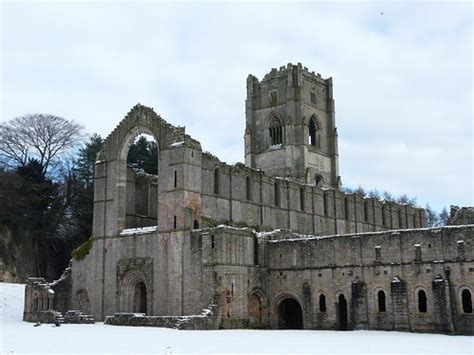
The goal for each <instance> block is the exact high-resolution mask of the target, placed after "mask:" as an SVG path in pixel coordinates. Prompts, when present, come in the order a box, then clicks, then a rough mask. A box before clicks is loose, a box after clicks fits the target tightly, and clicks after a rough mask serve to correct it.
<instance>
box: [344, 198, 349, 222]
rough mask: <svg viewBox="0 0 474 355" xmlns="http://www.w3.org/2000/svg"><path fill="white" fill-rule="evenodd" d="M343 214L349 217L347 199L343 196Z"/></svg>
mask: <svg viewBox="0 0 474 355" xmlns="http://www.w3.org/2000/svg"><path fill="white" fill-rule="evenodd" d="M344 214H345V218H346V219H349V199H348V198H347V197H346V198H344Z"/></svg>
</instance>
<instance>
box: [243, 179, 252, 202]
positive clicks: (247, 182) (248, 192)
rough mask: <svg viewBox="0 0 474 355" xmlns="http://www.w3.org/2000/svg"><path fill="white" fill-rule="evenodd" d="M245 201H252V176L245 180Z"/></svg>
mask: <svg viewBox="0 0 474 355" xmlns="http://www.w3.org/2000/svg"><path fill="white" fill-rule="evenodd" d="M245 199H246V200H247V201H251V200H252V179H250V176H247V177H246V178H245Z"/></svg>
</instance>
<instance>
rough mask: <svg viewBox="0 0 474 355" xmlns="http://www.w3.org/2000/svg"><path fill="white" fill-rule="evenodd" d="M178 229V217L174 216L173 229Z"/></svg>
mask: <svg viewBox="0 0 474 355" xmlns="http://www.w3.org/2000/svg"><path fill="white" fill-rule="evenodd" d="M176 227H177V219H176V216H174V218H173V228H174V229H176Z"/></svg>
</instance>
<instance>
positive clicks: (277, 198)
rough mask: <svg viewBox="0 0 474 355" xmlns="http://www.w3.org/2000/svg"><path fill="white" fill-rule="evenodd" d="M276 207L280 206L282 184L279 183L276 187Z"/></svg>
mask: <svg viewBox="0 0 474 355" xmlns="http://www.w3.org/2000/svg"><path fill="white" fill-rule="evenodd" d="M274 190H275V191H274V196H275V206H278V207H279V206H280V184H279V183H278V182H276V183H275V185H274Z"/></svg>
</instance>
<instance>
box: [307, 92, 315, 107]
mask: <svg viewBox="0 0 474 355" xmlns="http://www.w3.org/2000/svg"><path fill="white" fill-rule="evenodd" d="M309 99H310V101H311V103H312V104H316V93H315V92H314V91H313V92H311V94H310V96H309Z"/></svg>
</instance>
